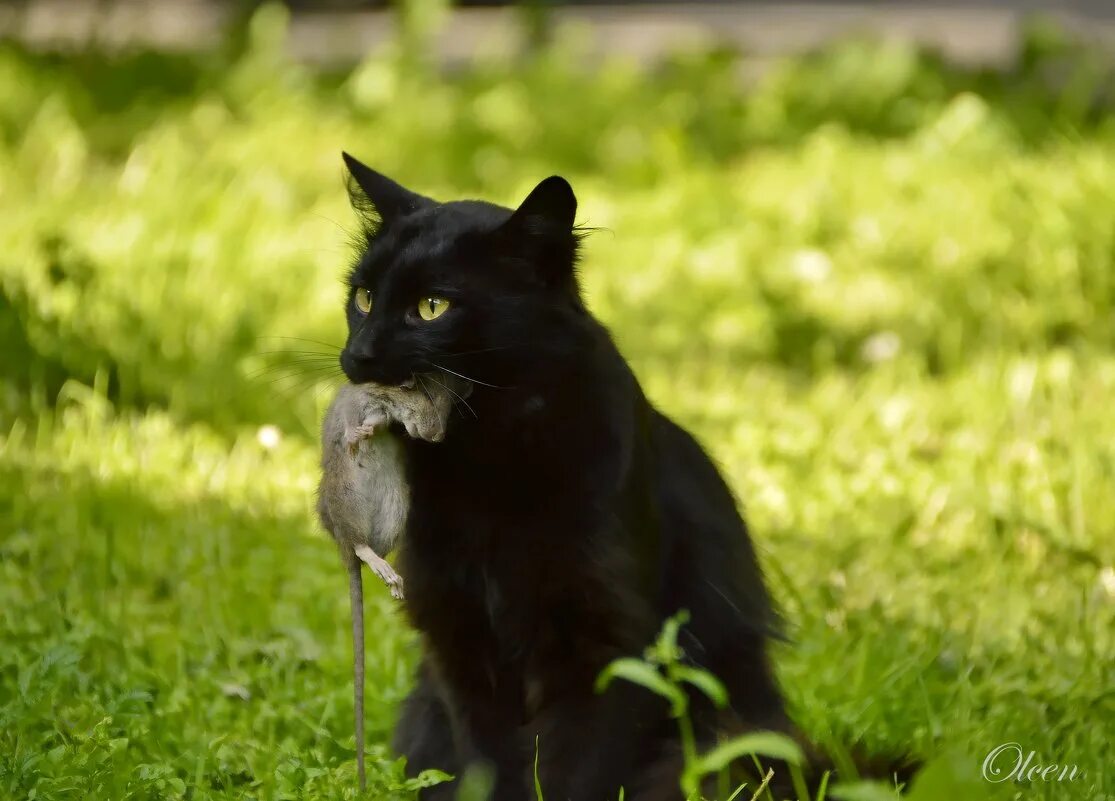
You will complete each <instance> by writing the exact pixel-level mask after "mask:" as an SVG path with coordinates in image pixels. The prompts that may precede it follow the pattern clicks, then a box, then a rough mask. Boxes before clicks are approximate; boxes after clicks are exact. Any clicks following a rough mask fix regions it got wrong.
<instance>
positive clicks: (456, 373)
mask: <svg viewBox="0 0 1115 801" xmlns="http://www.w3.org/2000/svg"><path fill="white" fill-rule="evenodd" d="M426 361H427V362H428V363H429V364H432V365H433V366H434V367H436V368H437V369H439V370H441V371H442V372H443V373H449V375H455V376H457V378H463V379H464V380H465V381H471V382H472V383H474V384H480V385H481V386H485V387H491V388H492V389H511V387H501V386H500V385H498V384H489V383H488V382H486V381H480V380H479V379H476V378H469V377H468V376H467V375H461V374H460V373H458V372H455V371H453V370H450V369H449V368H448V367H442V366H441V365H440V364H438V363H437V362H431V361H430V360H429V359H426Z"/></svg>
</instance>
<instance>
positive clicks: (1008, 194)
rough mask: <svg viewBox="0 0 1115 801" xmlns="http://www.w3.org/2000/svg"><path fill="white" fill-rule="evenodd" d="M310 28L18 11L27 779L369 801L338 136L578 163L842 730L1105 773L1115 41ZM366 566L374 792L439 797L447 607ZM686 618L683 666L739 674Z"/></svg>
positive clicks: (597, 290) (429, 180) (846, 736)
mask: <svg viewBox="0 0 1115 801" xmlns="http://www.w3.org/2000/svg"><path fill="white" fill-rule="evenodd" d="M416 8H417V7H416ZM423 8H424V9H425V11H424V12H423V13H428V14H429V15H430V16H428V17H421V16H420V17H416V18H415V19H414V20H413V21H412V24H413V27H412V29H411V32H410V33H409V34H408V35H409V36H411V37H412V38H413V39H414V40H415V41H419V40H421V39H422V37H424V36H425V35H427V33H428V28H427V26H428V25H429V24H432V23H431V22H430V20H431V19H434V18H436V15H437V13H438V8H439V4H438V3H430V4H428V5H427V6H423ZM283 32H284V29H283V16H282V14H281V12H277V11H276V10H275V9H274V8H269V9H267V10H266V11H265V12H263V14H262V15H261V16H258V17H255V18H253V19H252V20H251V22H250V24H248V25H247V26H246V27H245V29H244V37H243V39H244V42H245V43H246V49H237V48H235V47H231V46H229V47H222V48H219V49H218V50H217V51H216V52H215V53H213V54H209V55H206V56H204V57H202V56H176V55H175V56H172V55H167V54H162V53H131V54H116V55H105V54H98V53H78V54H70V55H66V56H49V57H47V56H40V55H32V54H28V53H26V52H24V51H22V50H20V49H19V48H17V47H15V46H13V45H11V44H0V208H3V210H4V213H3V214H2V215H0V354H3V355H2V356H0V797H11V798H36V799H44V800H47V799H62V798H72V797H75V796H87V797H90V798H138V799H143V798H160V799H162V798H190V799H231V798H266V799H271V798H275V799H279V798H304V799H324V798H352V797H355V795H356V793H355V789H354V788H355V767H354V760H353V756H354V755H353V741H352V739H351V737H352V734H351V712H352V710H351V698H350V691H349V670H350V666H349V661H348V660H349V645H348V635H347V624H346V621H347V616H348V612H347V600H346V594H345V591H344V587H345V580H344V574H343V570H342V569H341V567H340V565H339V564H338V563H337V559H336V554H335V552H334V550H333V549H332V548H331V547H330V546H329V545H328V544H327V542H326V541H325V539H324V537H323V536H322V535H321V534H320V533H319V532H317V530H316V525H315V523H314V521H313V515H312V505H311V498H312V490H313V487H314V483H315V472H316V445H315V441H314V438H315V432H316V427H317V421H318V416H319V414H320V411H321V407H322V404H323V401H324V400H325V393H326V392H327V391H328V389H329V388H330V386H331V383H330V382H331V381H333V380H335V379H334V378H333V376H332V375H331V374H330V372H329V370H330V369H331V365H332V364H333V362H334V359H335V355H336V348H335V347H332V348H331V347H330V346H336V345H337V344H339V343H340V342H341V340H342V337H343V322H342V316H341V313H340V302H341V290H340V286H339V281H338V279H339V278H340V276H341V275H342V274H343V271H344V269H345V267H346V265H347V263H348V261H349V260H350V258H351V249H350V245H349V237H350V235H351V231H352V229H353V228H354V225H353V220H352V217H351V214H350V212H349V210H348V209H347V207H346V202H345V197H344V193H343V185H342V172H341V165H340V159H339V152H340V150H341V149H342V148H345V149H349V150H351V151H352V152H354V153H356V154H358V155H359V156H360V157H362V158H363V159H365V160H366V161H368V162H369V163H371V164H374V165H376V166H377V167H380V168H382V169H383V170H385V171H386V172H388V173H389V174H391V175H393V176H395V177H397V178H399V179H400V180H402V181H404V182H405V183H407V184H409V185H411V186H413V187H414V188H415V189H417V190H419V191H422V192H424V193H427V194H430V195H432V196H434V197H442V198H450V197H461V196H482V197H485V198H488V199H491V200H494V201H500V202H504V203H514V202H517V201H518V200H519V199H521V198H522V197H523V196H525V193H526V192H527V191H528V190H529V188H530V187H531V186H532V185H533V183H534V182H536V181H537V180H538V179H540V178H542V177H544V176H546V175H549V174H551V173H554V172H560V173H563V174H565V175H566V176H567V177H569V178H570V180H571V181H572V183H573V185H574V187H575V188H576V190H577V193H578V197H579V198H580V201H581V205H580V208H581V212H580V219H581V220H582V221H583V222H585V223H587V224H589V225H591V226H596V227H597V228H598V229H599V230H597V232H596V233H594V234H593V235H592V236H591V237H589V239H588V240H587V242H586V246H585V258H584V263H583V267H582V277H583V280H584V284H585V290H586V295H587V298H588V301H589V303H590V305H591V307H592V309H593V310H594V311H595V312H596V313H597V314H598V315H599V316H600V317H601V318H602V319H603V320H604V321H605V322H606V323H607V324H608V325H609V326H611V328H612V329H613V331H614V332H615V334H616V337H617V340H618V341H619V342H620V344H621V346H622V348H623V350H624V352H625V353H626V354H627V355H628V356H629V357H630V359H631V361H632V363H633V365H634V367H635V369H636V371H637V373H638V375H639V378H640V381H641V382H642V384H643V386H644V387H645V389H646V390H647V392H648V394H649V395H650V396H651V397H652V398H653V399H654V401H655V402H656V403H658V404H659V405H660V406H662V407H663V408H664V409H665V410H666V411H667V412H669V413H670V414H672V415H674V416H675V417H676V418H677V419H679V420H680V421H681V422H682V423H684V424H685V425H687V426H688V427H690V428H691V429H692V430H694V431H695V432H696V433H697V434H698V435H699V436H700V437H701V439H702V441H703V442H705V443H706V445H707V446H708V448H709V449H710V451H711V452H712V453H713V455H714V456H715V457H716V459H717V461H718V462H719V463H720V464H721V466H722V467H723V470H724V472H725V475H726V476H727V478H728V480H729V482H730V483H731V485H732V487H733V488H734V489H735V490H736V491H737V492H738V494H739V496H740V497H741V498H743V499H745V501H746V504H747V507H748V516H749V519H750V522H751V524H752V527H753V529H754V532H755V538H756V541H757V543H758V547H759V549H760V552H761V557H762V560H763V564H764V566H765V567H766V569H767V571H768V574H769V577H770V581H771V584H772V589H773V591H774V593H775V595H776V596H777V598H778V600H779V601H780V603H781V605H782V607H783V609H784V612H785V616H786V618H787V619H788V621H790V624H791V632H790V633H791V634H792V639H793V642H794V644H793V646H792V647H786V648H780V649H779V650H778V651H777V653H776V654H775V661H776V667H777V670H778V673H779V675H780V677H781V679H782V681H783V683H784V685H785V688H786V692H787V695H788V697H789V700H790V703H791V705H792V707H793V713H794V717H795V720H797V721H799V722H800V724H801V727H802V729H803V730H804V732H805V733H806V734H807V735H808V736H809V737H810V738H812V739H814V740H817V741H820V742H821V744H822V745H823V746H824V747H825V748H826V750H831V751H834V752H836V753H840V752H841V749H842V748H847V747H849V746H851V745H852V744H856V743H858V744H860V745H861V746H862V747H863V748H864V749H865V750H868V751H874V750H877V751H885V752H896V751H897V752H906V751H909V752H913V753H918V754H926V755H929V754H934V753H937V752H943V751H950V752H957V753H960V754H962V755H963V760H967V762H966V763H965V764H966V765H967V766H968V768H972V767H973V766H974V767H975V768H976V769H978V766H979V764H980V762H981V760H982V759H983V757H984V755H985V754H986V753H987V752H988V751H989V750H991V749H992V748H994V747H996V746H997V745H999V744H1001V743H1004V742H1011V741H1017V742H1020V743H1023V744H1024V745H1025V747H1026V748H1027V750H1029V749H1033V750H1034V751H1035V752H1037V754H1038V755H1039V756H1040V758H1041V759H1042V760H1044V761H1045V762H1047V763H1048V762H1054V761H1055V762H1061V763H1075V764H1078V765H1079V766H1080V767H1081V769H1082V770H1083V771H1084V774H1085V777H1084V778H1083V779H1078V780H1077V781H1076V782H1073V783H1071V784H1063V785H1058V784H1056V783H1044V782H1032V783H1030V784H1027V785H1024V786H1023V785H1016V786H1012V788H1011V789H1012V790H1013V791H1014V792H1015V793H1017V794H1021V796H1022V797H1023V798H1025V799H1026V800H1027V801H1030V799H1034V801H1053V799H1056V801H1063V800H1064V799H1068V800H1069V801H1072V800H1073V799H1080V801H1095V799H1098V798H1104V797H1110V796H1111V795H1112V793H1115V775H1112V773H1111V765H1115V754H1113V752H1112V743H1113V741H1115V738H1112V737H1111V729H1110V721H1111V720H1113V719H1115V708H1113V706H1112V701H1113V698H1112V695H1111V687H1112V686H1115V673H1113V672H1112V671H1113V666H1115V532H1113V529H1112V523H1111V521H1112V520H1115V493H1113V492H1112V487H1115V417H1113V416H1112V415H1111V413H1110V404H1111V398H1112V397H1115V355H1113V348H1115V278H1113V276H1115V269H1113V267H1115V264H1113V262H1115V203H1113V200H1112V193H1111V187H1112V186H1115V136H1113V133H1115V131H1113V124H1112V114H1111V108H1110V95H1109V94H1107V95H1105V94H1104V92H1105V88H1104V87H1105V86H1108V85H1109V83H1107V81H1108V80H1109V78H1110V71H1109V70H1110V66H1109V65H1108V64H1105V63H1104V62H1103V59H1102V56H1094V55H1091V54H1088V53H1083V52H1080V49H1079V48H1077V47H1075V46H1074V45H1072V44H1071V43H1066V42H1065V41H1064V40H1063V39H1061V38H1059V37H1058V36H1056V35H1053V34H1052V33H1050V32H1049V31H1048V30H1044V29H1037V30H1035V32H1034V33H1033V34H1031V35H1030V36H1029V37H1028V38H1027V40H1026V41H1025V42H1024V45H1023V47H1022V49H1021V51H1020V58H1019V63H1018V65H1017V68H1015V69H1013V70H1011V71H1010V72H1008V73H1006V74H1000V73H991V72H966V71H961V70H957V69H953V68H950V67H949V66H947V65H944V64H942V63H940V62H939V61H938V60H937V59H935V58H933V57H930V56H927V55H925V54H922V53H918V52H915V51H911V50H909V49H905V48H901V47H895V46H883V45H879V44H873V43H870V42H863V41H853V42H848V43H845V44H841V45H839V46H835V47H833V48H831V49H829V50H826V51H824V52H822V53H818V54H814V55H810V56H807V57H802V58H797V59H792V60H789V61H786V62H785V63H780V64H776V65H774V67H773V68H772V70H771V72H769V73H768V74H767V75H766V76H764V77H763V78H762V79H760V80H759V81H757V82H756V83H755V84H754V85H752V86H748V87H744V86H743V85H742V84H741V82H740V79H739V69H738V66H739V65H738V63H737V62H736V61H735V60H734V59H733V58H732V57H731V56H730V54H727V53H723V52H710V53H705V54H700V55H693V56H685V57H676V58H673V59H671V60H670V61H669V62H668V63H666V64H663V65H662V66H661V67H658V68H656V69H654V70H653V71H652V72H650V73H645V72H642V71H640V70H638V69H636V68H634V67H632V66H630V65H627V64H623V63H611V62H609V63H605V64H604V65H602V66H601V67H600V68H599V70H596V69H594V70H593V72H592V73H591V75H589V74H586V72H585V70H584V69H583V68H582V66H581V64H582V63H583V59H581V57H580V51H579V49H578V47H579V46H578V43H577V40H576V37H575V35H573V34H563V33H561V32H558V33H557V35H556V37H555V40H554V42H553V44H552V46H551V47H550V48H549V49H547V50H545V51H543V52H541V53H540V54H538V55H537V56H536V57H533V58H531V59H529V60H525V61H523V62H516V63H513V64H509V63H502V62H500V61H498V60H497V59H494V58H493V59H491V60H489V61H486V62H482V63H480V64H478V65H476V66H475V68H472V69H469V70H466V71H462V72H459V73H456V74H453V75H451V76H439V75H437V74H436V73H434V71H433V70H431V69H430V68H429V65H428V64H426V63H424V62H423V61H422V59H421V58H420V57H419V56H416V55H415V54H414V53H408V52H405V51H404V52H399V49H396V48H393V49H392V50H391V51H389V52H387V53H384V54H377V55H372V56H370V57H369V58H368V59H367V60H366V61H365V62H364V63H362V64H360V65H359V66H357V67H356V68H355V69H353V70H352V71H351V72H347V73H345V74H332V73H331V74H321V73H318V72H315V71H314V70H311V69H309V68H306V67H301V66H298V65H294V64H291V63H289V62H287V61H286V60H285V58H284V57H283V55H282V49H281V43H282V36H283ZM306 340H308V341H306ZM322 343H326V344H322ZM274 351H279V353H273V352H274ZM263 426H269V428H265V429H262V428H261V427H263ZM270 427H273V428H270ZM368 603H369V607H370V608H369V619H370V620H371V621H372V623H371V624H370V627H369V628H370V632H369V638H368V639H369V653H368V660H369V664H368V676H369V686H370V692H369V698H368V724H369V725H368V728H369V741H370V742H371V743H372V747H371V753H370V754H369V783H370V789H369V793H368V797H373V798H383V799H391V798H398V799H404V798H411V797H413V784H412V783H408V782H407V781H405V780H404V778H403V766H402V765H401V764H400V763H399V762H398V761H397V760H395V759H394V757H393V756H392V755H391V754H390V753H389V750H388V748H387V742H388V738H389V731H390V728H391V725H392V721H393V720H394V716H395V714H396V712H397V706H398V703H399V701H400V699H401V698H402V697H403V695H404V693H405V692H406V690H407V688H408V686H409V682H410V680H411V675H412V671H413V666H414V660H415V657H416V643H415V642H414V639H413V637H412V635H411V634H410V633H409V632H408V629H407V627H406V626H405V625H404V622H403V620H402V619H401V617H400V616H399V613H398V611H397V610H396V609H395V607H394V606H393V605H392V604H391V602H390V600H389V599H388V597H387V595H386V593H385V592H382V591H379V590H377V589H370V590H369V600H368ZM674 631H675V634H676V629H674ZM659 646H660V647H661V648H667V650H662V651H658V652H656V654H655V655H654V657H653V658H652V659H651V663H650V664H651V665H652V666H653V667H652V668H650V670H652V671H654V672H656V675H657V676H658V677H659V679H661V680H662V681H665V682H666V685H668V686H670V687H671V688H673V689H674V690H677V691H678V692H679V693H680V688H682V687H685V688H688V689H689V691H691V692H700V693H704V694H707V695H708V696H709V697H710V698H713V699H714V700H722V698H721V693H722V688H721V687H720V686H719V684H718V683H717V682H716V681H715V678H714V677H709V676H705V675H700V674H696V673H692V672H687V670H686V669H685V668H684V665H682V664H680V663H678V662H677V657H676V650H675V649H676V640H670V639H669V637H667V638H665V639H663V640H662V641H660V643H659ZM626 664H627V666H626V667H620V668H613V674H614V677H615V678H624V679H631V678H636V679H638V678H642V679H643V680H644V681H646V682H647V683H650V684H654V683H655V681H654V680H652V679H649V678H648V673H647V669H645V668H646V666H645V665H644V667H643V668H636V667H635V666H634V665H635V664H637V663H626ZM669 664H673V665H674V672H673V673H672V675H671V674H669V673H668V672H663V669H662V667H663V666H664V665H669ZM659 689H662V685H661V684H659ZM680 697H681V698H682V699H684V697H685V696H684V694H681V695H680ZM675 700H676V699H675ZM752 745H753V744H752ZM543 746H544V744H543ZM749 747H750V746H749ZM705 756H707V755H705ZM930 775H932V774H930ZM429 780H430V781H434V780H435V777H429ZM485 780H486V779H485V777H484V776H480V775H477V776H476V777H464V778H463V779H462V781H467V782H469V783H470V787H472V789H471V790H470V791H469V792H471V793H475V796H474V797H483V795H484V792H485V789H484V788H485V786H486V785H485V783H484V782H485ZM927 781H928V780H927ZM934 786H936V785H934ZM940 786H941V787H949V788H955V786H956V785H955V784H954V785H948V784H943V785H940ZM876 789H877V788H876ZM914 792H915V793H917V792H922V793H923V794H925V793H931V792H938V791H937V790H924V791H923V790H921V789H920V788H919V787H918V786H917V785H915V787H914ZM940 792H941V793H943V794H944V795H942V796H941V797H952V798H958V799H959V798H961V797H972V796H971V795H968V796H964V795H963V793H962V791H958V790H955V789H950V790H948V791H947V792H946V791H944V790H941V791H940ZM740 797H746V795H745V796H740ZM928 797H930V796H928V795H927V796H926V798H928Z"/></svg>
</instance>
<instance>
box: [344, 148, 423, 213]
mask: <svg viewBox="0 0 1115 801" xmlns="http://www.w3.org/2000/svg"><path fill="white" fill-rule="evenodd" d="M341 158H343V159H344V161H345V167H347V168H348V175H349V180H348V197H349V201H350V202H351V203H352V207H353V208H354V209H356V211H358V212H359V213H360V214H362V215H364V216H365V217H367V218H370V219H372V220H377V221H380V222H384V223H390V222H391V221H392V220H395V219H398V218H399V217H405V216H406V215H407V214H410V213H411V212H415V211H418V209H420V208H422V207H423V206H426V205H429V204H431V203H433V201H432V200H430V199H429V198H427V197H423V196H422V195H419V194H417V193H415V192H411V191H410V190H409V189H405V188H404V187H402V186H400V185H399V184H397V183H395V182H394V181H392V180H391V179H390V178H388V177H387V176H386V175H380V174H379V173H378V172H376V171H375V170H373V169H372V168H371V167H369V166H368V165H367V164H364V163H363V162H362V161H360V160H359V159H356V158H354V157H352V156H350V155H349V154H348V153H344V152H342V153H341Z"/></svg>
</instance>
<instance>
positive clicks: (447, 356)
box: [432, 343, 523, 359]
mask: <svg viewBox="0 0 1115 801" xmlns="http://www.w3.org/2000/svg"><path fill="white" fill-rule="evenodd" d="M519 347H523V343H520V344H517V345H497V346H496V347H494V348H479V349H477V350H459V351H456V352H455V353H434V354H432V355H433V356H434V357H436V358H438V359H452V358H455V357H457V356H471V355H473V354H474V353H491V352H493V351H497V350H512V349H513V348H519Z"/></svg>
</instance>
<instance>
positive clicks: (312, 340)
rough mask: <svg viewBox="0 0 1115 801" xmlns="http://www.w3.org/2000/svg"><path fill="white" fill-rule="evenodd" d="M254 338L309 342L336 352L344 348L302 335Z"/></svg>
mask: <svg viewBox="0 0 1115 801" xmlns="http://www.w3.org/2000/svg"><path fill="white" fill-rule="evenodd" d="M256 339H259V340H260V341H264V340H268V339H275V340H285V341H287V342H309V343H310V344H312V345H323V346H324V347H327V348H335V349H336V350H337V351H338V352H340V351H341V350H344V345H335V344H333V343H332V342H322V341H321V340H320V339H306V338H304V337H256Z"/></svg>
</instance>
